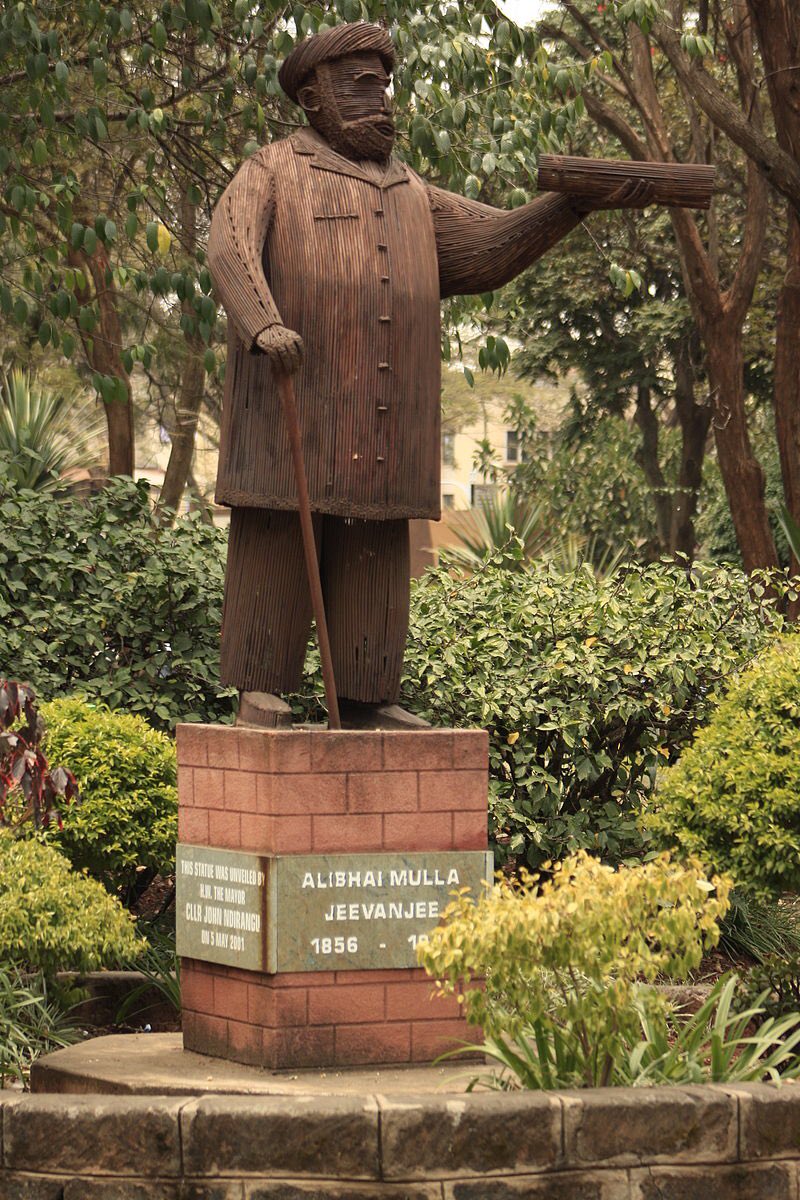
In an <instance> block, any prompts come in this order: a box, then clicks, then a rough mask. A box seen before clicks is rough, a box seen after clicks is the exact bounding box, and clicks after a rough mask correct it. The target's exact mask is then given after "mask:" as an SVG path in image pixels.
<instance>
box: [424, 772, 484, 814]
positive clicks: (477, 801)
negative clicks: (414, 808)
mask: <svg viewBox="0 0 800 1200" xmlns="http://www.w3.org/2000/svg"><path fill="white" fill-rule="evenodd" d="M488 792H489V781H488V778H487V776H486V772H485V771H420V774H419V806H420V808H421V809H423V810H426V809H431V810H433V809H436V810H443V809H450V810H451V811H453V810H454V811H456V812H462V811H463V810H464V809H465V808H469V809H483V811H484V812H485V811H486V806H487V804H488Z"/></svg>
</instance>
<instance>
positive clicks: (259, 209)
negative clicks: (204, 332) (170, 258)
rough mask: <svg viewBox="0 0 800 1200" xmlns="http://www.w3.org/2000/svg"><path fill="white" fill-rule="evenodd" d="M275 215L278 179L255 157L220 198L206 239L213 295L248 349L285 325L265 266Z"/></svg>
mask: <svg viewBox="0 0 800 1200" xmlns="http://www.w3.org/2000/svg"><path fill="white" fill-rule="evenodd" d="M274 215H275V181H274V179H273V176H272V173H271V172H270V171H269V169H268V168H267V167H266V165H265V164H264V163H262V162H261V161H260V160H259V158H258V155H256V156H254V157H253V158H249V159H248V160H247V161H246V162H245V163H244V164H243V165H242V166H241V167H240V169H239V170H238V171H237V173H236V175H235V176H234V178H233V180H232V181H231V182H230V184H229V185H228V187H227V188H226V190H225V191H224V192H223V194H222V196H221V197H220V199H219V202H218V204H217V206H216V208H215V209H214V216H213V218H212V221H211V232H210V234H209V238H208V266H209V270H210V271H211V275H212V277H213V280H214V291H215V292H216V294H217V296H218V298H219V299H220V300H221V301H222V304H223V305H224V307H225V311H226V312H227V314H228V318H229V320H231V321H233V323H234V326H235V327H236V332H237V333H238V335H239V337H240V338H241V340H242V341H243V342H244V344H245V346H247V348H248V349H252V348H253V346H254V345H255V342H256V339H257V338H258V336H259V334H260V333H262V332H263V330H265V329H268V328H269V327H270V326H274V325H281V324H282V322H281V316H280V313H279V312H278V310H277V308H276V306H275V301H274V300H273V299H272V295H271V293H270V290H269V285H268V284H267V281H266V278H265V276H264V268H263V265H262V255H263V252H264V243H265V241H266V240H267V234H268V232H269V227H270V225H271V224H272V220H273V217H274Z"/></svg>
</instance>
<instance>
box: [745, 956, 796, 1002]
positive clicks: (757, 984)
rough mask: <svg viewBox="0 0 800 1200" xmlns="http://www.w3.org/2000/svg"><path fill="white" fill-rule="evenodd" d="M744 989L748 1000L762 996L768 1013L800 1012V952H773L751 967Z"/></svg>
mask: <svg viewBox="0 0 800 1200" xmlns="http://www.w3.org/2000/svg"><path fill="white" fill-rule="evenodd" d="M742 992H743V995H744V997H745V1000H746V1002H747V1003H750V1004H753V1003H755V1002H756V1001H758V1000H761V1003H762V1006H763V1009H764V1012H765V1013H766V1015H767V1016H768V1017H783V1016H786V1015H787V1014H788V1013H796V1012H800V953H798V952H797V951H795V952H794V953H793V954H792V955H790V956H789V957H788V958H784V957H783V956H782V955H780V954H770V955H769V956H768V957H767V958H765V959H764V961H763V962H761V963H758V964H757V965H756V966H755V967H753V968H752V969H751V970H750V971H749V973H748V975H747V979H746V980H745V981H744V984H743V987H742Z"/></svg>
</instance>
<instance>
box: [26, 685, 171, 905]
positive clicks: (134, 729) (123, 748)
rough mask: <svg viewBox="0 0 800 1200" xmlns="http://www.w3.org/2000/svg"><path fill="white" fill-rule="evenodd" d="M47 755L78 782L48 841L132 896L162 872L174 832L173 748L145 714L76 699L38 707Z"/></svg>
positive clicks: (78, 864) (111, 887) (168, 867)
mask: <svg viewBox="0 0 800 1200" xmlns="http://www.w3.org/2000/svg"><path fill="white" fill-rule="evenodd" d="M41 713H42V716H43V718H44V720H45V725H46V731H47V732H46V737H45V751H46V753H47V755H48V756H49V757H50V758H51V759H52V761H53V762H59V763H63V764H64V766H65V767H68V768H69V769H70V770H71V771H72V772H73V774H74V775H75V778H76V779H77V781H78V787H79V788H80V800H79V801H78V802H77V803H73V804H71V805H69V806H68V807H66V808H65V809H64V811H63V822H64V824H63V828H62V829H61V830H60V831H59V830H58V829H56V828H55V826H53V827H52V832H51V833H50V835H49V837H50V838H51V839H52V840H53V842H54V843H55V844H56V845H57V846H58V848H59V849H60V850H61V851H62V852H63V853H64V854H66V856H67V858H69V860H70V862H71V863H72V865H73V866H74V867H76V868H78V869H82V868H84V867H85V868H86V869H87V870H88V871H89V872H90V874H92V875H94V877H95V878H96V879H99V880H101V882H102V883H104V884H105V886H106V887H107V888H108V890H109V891H111V892H115V893H119V894H122V895H124V896H125V897H126V899H127V898H130V897H131V896H132V895H133V893H134V891H135V890H136V887H137V881H139V880H141V882H142V883H144V882H147V881H149V880H150V879H151V878H152V877H153V875H154V874H155V873H156V872H158V871H161V872H162V873H165V874H166V873H168V872H169V871H170V870H171V869H172V867H173V864H174V861H175V841H176V838H177V832H178V796H177V786H176V778H177V767H176V762H175V746H174V743H173V742H172V741H171V739H170V738H168V737H167V736H166V734H164V733H161V732H160V731H159V730H157V729H151V728H150V726H149V725H148V724H147V722H146V721H145V720H144V718H143V717H140V716H137V715H135V714H133V713H123V712H110V711H109V710H108V709H107V708H105V707H104V706H103V705H95V704H90V703H87V701H85V700H82V699H80V698H77V697H71V698H67V699H63V700H52V701H50V703H48V704H43V705H42V706H41Z"/></svg>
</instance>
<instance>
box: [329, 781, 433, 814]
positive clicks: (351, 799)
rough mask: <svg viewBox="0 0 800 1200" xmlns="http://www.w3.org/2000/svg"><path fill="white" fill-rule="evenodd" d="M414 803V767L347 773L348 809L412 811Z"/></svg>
mask: <svg viewBox="0 0 800 1200" xmlns="http://www.w3.org/2000/svg"><path fill="white" fill-rule="evenodd" d="M340 778H341V777H340ZM418 806H419V805H418V800H417V772H416V771H364V772H363V773H361V774H358V775H348V776H347V808H348V810H349V811H350V812H354V813H364V812H415V811H416V809H417V808H418Z"/></svg>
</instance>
